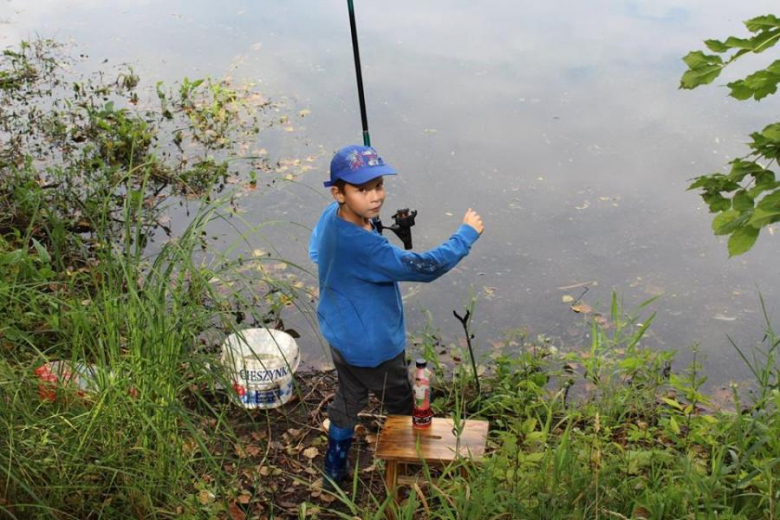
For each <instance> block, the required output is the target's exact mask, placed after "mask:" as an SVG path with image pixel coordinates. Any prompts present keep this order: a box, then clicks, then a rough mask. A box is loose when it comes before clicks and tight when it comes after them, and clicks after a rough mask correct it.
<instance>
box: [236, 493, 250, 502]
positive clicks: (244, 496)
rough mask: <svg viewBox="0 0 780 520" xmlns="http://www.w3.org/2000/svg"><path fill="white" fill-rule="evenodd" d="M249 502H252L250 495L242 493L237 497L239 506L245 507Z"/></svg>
mask: <svg viewBox="0 0 780 520" xmlns="http://www.w3.org/2000/svg"><path fill="white" fill-rule="evenodd" d="M251 500H252V495H250V494H249V493H242V494H240V495H238V502H239V503H240V504H244V505H246V504H248V503H249V502H250V501H251Z"/></svg>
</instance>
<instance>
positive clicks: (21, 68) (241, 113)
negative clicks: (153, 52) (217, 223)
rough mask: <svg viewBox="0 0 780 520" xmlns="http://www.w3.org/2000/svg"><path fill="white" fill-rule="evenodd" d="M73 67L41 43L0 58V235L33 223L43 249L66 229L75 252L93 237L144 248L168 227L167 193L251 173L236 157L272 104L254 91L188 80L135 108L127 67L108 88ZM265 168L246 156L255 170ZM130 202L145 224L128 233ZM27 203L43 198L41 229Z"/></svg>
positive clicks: (196, 193) (193, 193)
mask: <svg viewBox="0 0 780 520" xmlns="http://www.w3.org/2000/svg"><path fill="white" fill-rule="evenodd" d="M72 61H73V59H72V58H71V57H70V56H68V55H65V54H63V53H62V52H61V47H60V46H59V45H57V44H56V43H54V42H52V41H48V40H39V41H35V42H32V43H27V42H23V43H22V44H21V45H20V48H19V49H18V50H7V51H5V52H4V53H3V56H2V61H0V93H2V95H0V133H2V134H3V140H2V141H0V203H2V205H3V208H4V211H3V214H2V215H0V232H2V233H5V232H6V231H8V230H10V229H13V228H19V229H27V228H28V227H30V226H32V232H33V234H34V236H35V237H36V238H37V239H38V240H39V241H40V242H41V243H48V242H50V241H52V240H53V239H52V237H51V235H52V234H53V233H60V234H65V233H67V234H70V235H71V236H70V237H69V240H70V242H71V243H69V244H67V247H68V249H69V250H70V251H71V252H72V254H73V255H74V256H75V257H79V256H82V255H83V254H84V251H85V250H86V249H89V248H95V247H99V244H98V241H97V240H96V238H97V236H98V235H99V236H100V237H101V238H103V239H106V238H107V239H108V240H109V241H110V242H116V241H121V240H140V241H141V244H144V243H145V242H146V240H147V239H148V237H149V236H150V235H151V234H152V233H153V232H154V231H155V230H156V229H163V230H165V231H166V232H167V231H169V228H168V226H167V225H166V223H165V222H166V219H165V216H164V211H165V207H164V206H165V203H166V200H167V196H168V195H184V196H188V197H200V196H204V195H206V194H207V193H208V192H210V191H212V190H214V191H219V190H220V189H221V188H222V187H224V186H225V184H226V183H227V181H228V178H229V177H231V176H233V175H238V174H239V173H240V172H242V171H244V170H245V169H246V166H248V164H249V163H248V162H243V163H238V162H235V161H234V159H235V158H236V156H238V155H239V150H241V151H242V153H243V151H244V150H247V149H248V148H249V144H248V143H253V142H255V141H256V139H257V134H258V133H259V131H260V127H259V125H260V123H259V116H260V115H261V114H262V113H263V111H264V110H265V109H266V108H267V107H268V106H269V105H270V104H269V103H268V102H267V101H265V100H264V99H262V97H260V96H259V95H258V94H256V93H254V92H252V91H251V90H250V89H249V88H243V87H239V88H237V87H233V86H231V85H230V84H229V83H228V82H226V81H215V80H211V79H205V80H204V79H199V80H195V81H190V80H189V79H187V78H185V79H184V80H183V82H182V83H181V85H179V87H178V88H177V89H169V88H166V87H165V85H163V84H161V83H158V84H157V85H156V95H157V99H156V101H157V106H155V104H154V102H153V101H152V100H148V101H146V100H144V102H142V100H141V97H140V96H139V94H138V87H139V85H140V78H139V77H138V76H137V75H136V74H135V73H134V72H133V70H132V69H130V68H128V69H124V70H120V71H119V72H118V73H117V77H116V79H115V80H113V81H109V80H106V79H105V77H104V75H103V74H102V73H101V74H95V75H91V76H76V77H74V76H73V74H72V73H68V72H66V71H67V70H68V69H69V65H71V64H72ZM141 106H144V107H146V108H143V109H142V108H139V107H141ZM266 162H267V160H264V159H257V158H253V164H252V165H251V166H252V167H253V168H260V169H263V168H264V167H265V166H266ZM239 167H241V169H239ZM30 191H34V192H35V194H34V196H33V197H26V194H27V193H29V192H30ZM128 198H130V199H131V201H133V202H137V201H138V200H142V201H143V204H135V203H134V204H132V205H131V207H133V208H137V209H138V211H136V212H134V213H133V214H132V215H130V217H131V218H132V219H134V220H138V221H140V222H141V223H142V224H143V225H142V227H141V229H140V230H139V233H138V234H137V235H136V236H135V237H128V236H127V235H126V234H125V231H126V224H127V222H125V221H124V219H123V217H124V207H125V205H124V202H125V200H126V199H128ZM29 200H36V201H40V202H41V206H40V208H39V209H40V210H41V216H42V219H41V220H39V221H37V222H33V217H34V216H35V215H37V214H38V209H37V208H33V207H31V206H30V204H29ZM6 208H7V210H6Z"/></svg>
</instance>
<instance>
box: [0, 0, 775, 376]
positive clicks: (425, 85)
mask: <svg viewBox="0 0 780 520" xmlns="http://www.w3.org/2000/svg"><path fill="white" fill-rule="evenodd" d="M357 4H358V5H357V6H356V9H357V15H358V29H359V34H360V45H361V54H362V62H363V63H362V64H363V73H364V80H365V88H366V96H367V102H368V119H369V123H370V127H371V136H372V143H373V144H374V146H375V147H376V148H377V149H378V150H379V152H380V154H381V155H382V156H383V157H384V158H385V160H386V161H387V162H389V163H390V164H392V165H393V166H395V167H396V168H397V169H398V170H399V171H400V172H401V175H400V176H398V177H396V178H393V179H391V180H389V181H388V182H387V188H388V192H389V196H388V200H387V202H386V206H385V208H386V209H387V211H386V214H385V215H384V217H385V219H386V220H387V219H389V216H390V214H391V213H392V211H393V210H394V209H395V208H398V207H405V206H408V207H411V208H416V209H417V210H418V211H419V216H418V224H417V226H416V227H415V228H414V233H415V236H414V239H415V248H416V249H417V250H423V249H427V248H430V247H433V246H435V245H437V244H438V243H440V242H441V241H443V240H444V239H445V238H446V237H447V236H449V234H450V233H451V232H452V231H454V230H455V228H456V226H457V225H458V223H459V222H460V219H461V218H462V215H463V213H464V211H465V209H466V208H467V207H473V208H475V209H477V210H478V211H479V212H480V213H481V214H482V216H483V219H484V221H485V225H486V231H485V234H484V236H483V237H482V238H481V239H480V241H479V242H478V243H477V244H476V246H475V248H474V250H473V251H472V254H471V255H470V256H469V257H468V258H467V259H466V261H464V262H463V263H462V264H461V265H460V266H459V267H458V268H457V269H456V270H455V271H454V272H452V273H450V274H448V275H447V276H446V277H445V278H443V279H441V280H439V281H437V282H436V283H434V284H430V285H417V284H405V285H404V286H403V293H404V295H405V296H406V305H407V316H408V321H409V328H410V330H418V329H420V328H422V327H423V326H424V324H425V322H426V319H425V317H424V315H423V313H422V312H421V310H422V309H428V310H430V311H431V313H432V315H433V319H434V323H433V324H434V326H435V327H439V328H442V329H443V330H444V336H445V339H446V340H447V341H457V340H458V336H459V332H460V331H459V324H458V323H457V322H456V321H455V320H454V318H453V317H452V310H453V309H462V308H463V306H464V305H465V304H466V303H467V302H468V299H469V296H470V294H472V293H473V294H475V295H476V296H477V297H478V303H477V317H476V320H475V322H474V333H475V334H476V339H477V342H479V343H480V344H482V345H487V344H488V343H489V341H491V340H496V339H499V338H500V337H501V334H502V331H504V330H506V329H509V328H516V327H525V328H526V329H527V330H528V331H529V333H530V334H531V335H532V336H536V335H537V334H545V335H548V336H550V337H552V338H554V341H556V342H562V343H565V344H567V345H569V346H570V347H577V346H578V345H580V344H583V343H587V337H586V329H585V327H583V323H584V319H583V317H582V316H581V315H577V314H574V313H573V312H572V311H571V310H569V304H566V303H564V302H563V301H562V298H563V296H565V295H567V294H570V295H572V296H575V297H576V296H578V295H579V294H580V292H581V291H582V289H581V288H572V289H561V288H562V287H564V288H565V287H569V286H573V285H577V284H581V283H584V282H596V284H595V285H593V284H591V285H590V290H589V291H588V293H587V294H586V296H585V300H586V301H587V302H588V303H589V304H591V305H592V306H594V307H596V308H599V309H602V310H605V311H606V310H608V304H609V299H610V295H611V293H612V291H617V292H618V294H620V295H621V297H622V298H623V300H624V303H625V306H626V308H632V307H633V306H635V305H637V304H638V303H640V302H642V301H644V300H645V299H647V298H649V297H651V296H656V295H661V297H660V299H659V300H658V301H657V302H655V303H654V304H653V305H652V306H651V308H652V309H653V310H655V311H656V312H657V317H656V320H655V323H654V324H653V327H652V331H653V334H652V336H651V338H650V339H651V341H650V343H651V344H652V345H654V346H657V347H659V348H667V349H673V350H678V351H679V352H680V355H679V358H678V360H679V365H680V366H682V365H684V364H685V362H686V360H688V359H690V354H689V350H690V348H691V346H692V345H694V344H698V345H699V349H700V351H701V352H702V353H703V354H704V365H705V368H706V370H707V371H708V372H709V374H710V376H711V380H712V381H713V382H715V383H717V384H723V383H725V382H728V381H729V380H741V379H743V378H745V377H747V375H748V371H747V369H746V368H745V367H744V365H743V364H742V363H741V361H739V358H738V356H737V354H736V352H735V351H734V350H733V348H732V347H731V346H730V345H729V342H728V339H727V337H726V336H727V335H729V336H731V337H732V338H733V339H734V341H735V342H737V344H739V345H742V346H750V345H752V344H755V343H756V342H758V341H759V340H760V339H761V336H762V330H763V317H762V313H761V308H760V304H759V297H758V294H759V291H760V292H761V293H762V294H763V296H764V299H765V300H766V302H767V306H768V310H769V313H770V315H771V316H772V317H773V318H774V320H775V322H776V323H778V324H780V306H778V304H777V302H778V295H779V294H780V271H778V268H777V255H778V252H779V251H780V249H779V246H780V242H779V240H780V233H779V232H774V231H775V230H770V231H773V232H774V234H772V233H770V232H769V231H767V230H764V231H763V232H762V234H761V237H760V239H759V242H758V243H757V245H756V246H755V247H754V249H753V250H752V251H750V252H749V253H748V254H746V255H743V256H741V257H738V258H734V259H728V258H727V256H728V255H727V252H726V247H725V243H724V241H723V240H721V239H719V238H717V237H714V236H713V235H712V232H711V230H710V220H711V218H710V215H709V214H708V212H707V209H706V207H704V206H703V204H702V203H701V201H700V199H699V196H698V195H697V194H696V193H694V192H687V191H686V186H687V184H688V183H689V179H690V178H692V177H693V176H696V175H699V174H702V173H710V172H713V171H716V170H719V169H722V168H723V166H724V165H725V164H726V163H727V162H728V161H729V160H730V159H732V158H734V157H737V156H740V155H743V154H745V152H746V147H745V145H744V142H745V141H746V140H747V134H748V133H749V132H751V131H753V130H756V129H760V128H763V126H765V125H766V124H769V123H770V122H773V121H775V120H776V119H777V114H778V100H780V97H777V96H775V97H774V98H772V97H770V98H767V99H765V100H764V101H762V102H761V103H752V102H751V103H748V102H736V101H734V100H731V99H730V98H727V97H726V92H727V90H726V89H724V88H722V87H716V86H711V87H708V88H700V89H698V90H695V91H692V92H691V91H681V90H678V89H677V86H678V83H679V78H680V75H681V74H682V72H683V71H684V64H683V63H682V61H681V60H680V58H681V57H682V56H684V55H685V54H686V53H687V52H688V51H689V50H693V49H701V48H702V44H701V41H702V40H704V39H706V38H722V37H726V36H727V35H731V34H739V35H742V34H745V31H744V29H743V26H742V24H741V21H742V20H746V19H748V18H750V17H753V16H757V15H761V14H767V13H770V12H772V11H773V9H774V8H776V7H777V4H776V2H770V1H768V0H753V1H751V2H741V3H740V2H731V1H729V2H727V1H724V0H718V1H716V2H713V1H711V0H710V1H705V0H690V1H682V0H657V1H653V2H640V1H627V0H594V1H592V2H562V1H550V2H530V1H525V0H523V1H503V0H502V1H499V0H496V1H493V2H466V1H450V2H441V1H438V2H437V1H431V0H416V1H408V0H399V1H395V2H392V3H391V2H379V1H374V2H357ZM774 10H775V11H776V9H774ZM35 36H41V37H47V38H54V39H57V40H60V41H72V42H73V43H74V45H75V46H76V48H78V49H79V50H81V51H83V52H85V53H86V54H88V55H89V56H90V65H91V66H92V67H93V69H97V68H100V67H101V66H103V67H106V66H111V65H117V64H119V63H130V64H132V66H133V68H134V69H135V71H136V72H137V73H138V74H139V75H140V76H141V78H142V80H144V83H142V87H144V86H145V87H147V88H148V87H149V86H151V85H153V84H154V82H155V81H156V80H157V79H163V80H166V81H169V82H173V81H175V80H177V79H180V78H183V77H185V76H188V77H190V78H197V77H204V76H212V77H224V76H226V75H229V76H231V77H233V78H235V79H236V80H237V81H238V80H240V81H252V82H255V83H256V84H257V85H258V88H259V89H260V90H261V91H262V92H263V93H264V94H265V95H267V96H268V97H269V98H270V99H272V100H273V101H276V102H278V103H280V104H281V108H280V112H279V114H289V115H290V123H289V124H287V125H286V126H285V127H284V128H277V129H275V130H272V131H269V132H268V133H266V134H262V135H261V140H260V142H259V144H258V146H263V147H265V148H267V149H268V150H269V151H270V152H271V153H272V154H273V155H274V156H275V157H277V158H291V159H292V158H300V157H309V158H311V163H310V164H311V166H312V167H313V168H312V169H311V170H309V171H307V172H305V173H302V174H300V175H299V176H296V178H295V181H294V182H287V183H283V184H284V187H283V188H281V189H280V188H278V187H275V188H273V189H266V190H260V189H258V190H257V191H256V192H252V193H250V194H245V196H244V197H243V199H242V201H241V204H242V207H243V208H244V209H245V210H246V215H245V216H247V217H248V218H250V219H252V220H254V221H258V222H259V221H263V220H268V219H280V220H282V221H286V222H288V223H289V224H286V225H279V226H276V227H274V228H272V229H271V230H270V231H268V232H267V233H265V238H267V239H269V240H271V241H272V242H273V243H274V244H275V245H277V246H278V248H279V252H280V254H282V255H283V256H284V257H286V258H289V259H291V260H293V261H296V262H298V263H300V264H301V265H304V266H306V267H308V268H311V267H312V266H311V264H310V263H309V262H308V260H307V255H306V241H307V238H308V232H307V231H306V229H305V227H311V226H313V225H314V223H315V222H316V219H317V217H318V215H319V213H320V211H321V209H322V208H323V207H324V205H325V204H326V203H327V202H328V197H327V193H326V192H325V190H324V189H323V188H322V184H321V181H322V180H323V179H325V178H326V176H327V167H328V163H329V160H330V156H331V154H332V153H333V151H334V150H336V149H337V148H339V147H340V146H343V145H344V144H348V143H352V142H359V141H360V140H361V129H360V116H359V109H358V103H357V95H356V88H355V79H354V69H353V61H352V50H351V46H350V35H349V24H348V18H347V6H346V2H343V1H341V0H339V1H335V0H320V1H316V2H315V1H304V0H285V1H279V0H277V1H254V2H248V1H227V2H221V3H219V5H217V4H216V3H214V2H203V1H199V2H198V1H196V2H191V1H190V2H185V1H183V0H180V1H175V0H158V1H155V2H152V1H149V0H146V1H138V0H134V1H129V0H114V1H111V2H106V1H98V0H36V1H34V2H31V1H28V0H24V1H22V0H4V1H3V3H2V5H0V46H2V47H4V48H5V47H9V46H14V45H17V44H18V42H19V41H20V40H21V39H31V38H34V37H35ZM768 54H770V55H771V54H772V52H770V53H768ZM770 55H767V56H765V57H760V58H759V59H753V60H752V61H749V62H747V63H746V64H745V65H740V66H739V67H736V68H734V69H733V70H730V71H728V72H727V73H726V75H724V76H723V77H722V78H720V79H719V80H718V81H717V84H719V85H723V84H725V83H726V82H728V81H729V80H731V79H733V78H736V77H738V76H741V75H744V74H745V73H747V72H748V71H750V70H752V69H754V68H755V67H758V66H763V65H766V64H767V63H769V62H770V61H772V59H774V58H776V56H777V51H774V54H773V56H774V58H773V56H770ZM103 60H108V62H107V64H108V65H101V62H103ZM301 111H305V112H303V114H307V115H306V116H305V117H302V116H301V115H300V114H301ZM280 177H281V176H280ZM293 223H295V224H301V225H302V226H304V227H300V226H297V225H294V224H293ZM777 231H780V230H777ZM227 239H229V237H228V238H226V240H227ZM252 240H253V241H254V242H252V243H250V244H249V246H250V247H257V248H264V249H265V248H267V247H268V245H267V244H266V243H265V242H264V241H263V240H261V238H260V237H259V236H258V237H254V238H253V239H252ZM393 240H394V239H393ZM308 283H313V282H312V280H309V281H308ZM291 319H292V321H293V322H296V320H297V322H298V323H296V327H297V328H298V329H299V331H300V332H301V334H302V336H303V337H302V338H301V340H300V342H301V345H302V346H303V349H304V351H305V353H306V356H305V357H306V361H307V362H308V363H309V364H316V362H317V361H318V360H321V359H323V356H324V354H323V352H324V349H323V347H322V344H321V342H320V340H319V339H318V338H317V335H316V331H315V330H313V329H312V328H311V327H310V326H309V325H307V324H306V321H305V320H303V319H301V318H291Z"/></svg>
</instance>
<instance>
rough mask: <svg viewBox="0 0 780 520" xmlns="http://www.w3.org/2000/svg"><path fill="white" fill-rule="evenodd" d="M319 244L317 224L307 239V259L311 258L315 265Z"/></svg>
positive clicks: (318, 227)
mask: <svg viewBox="0 0 780 520" xmlns="http://www.w3.org/2000/svg"><path fill="white" fill-rule="evenodd" d="M319 242H320V226H319V223H318V224H317V225H316V226H314V229H313V230H312V232H311V237H309V258H311V261H312V262H314V263H315V264H316V263H317V246H318V245H319Z"/></svg>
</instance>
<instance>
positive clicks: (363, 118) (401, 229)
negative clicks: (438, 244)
mask: <svg viewBox="0 0 780 520" xmlns="http://www.w3.org/2000/svg"><path fill="white" fill-rule="evenodd" d="M347 8H348V9H349V28H350V31H351V32H352V54H353V55H354V57H355V76H356V77H357V88H358V101H359V102H360V122H361V124H362V126H363V145H364V146H371V135H370V134H369V133H368V114H367V112H366V95H365V92H364V90H363V70H362V69H361V67H360V47H359V46H358V37H357V22H356V21H355V6H354V4H353V2H352V0H347ZM416 216H417V210H416V209H415V210H411V211H410V210H409V208H404V209H399V210H398V211H396V212H395V214H394V215H393V216H392V219H393V221H394V222H395V223H394V224H393V225H391V226H385V225H384V224H382V220H381V219H380V218H379V217H374V219H373V220H372V221H373V223H374V226H375V227H376V230H377V231H378V232H379V234H380V235H381V234H382V231H383V230H385V229H389V230H391V231H393V232H394V233H395V234H396V235H397V236H398V238H399V239H401V242H403V244H404V249H411V248H412V226H414V218H415V217H416Z"/></svg>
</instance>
